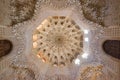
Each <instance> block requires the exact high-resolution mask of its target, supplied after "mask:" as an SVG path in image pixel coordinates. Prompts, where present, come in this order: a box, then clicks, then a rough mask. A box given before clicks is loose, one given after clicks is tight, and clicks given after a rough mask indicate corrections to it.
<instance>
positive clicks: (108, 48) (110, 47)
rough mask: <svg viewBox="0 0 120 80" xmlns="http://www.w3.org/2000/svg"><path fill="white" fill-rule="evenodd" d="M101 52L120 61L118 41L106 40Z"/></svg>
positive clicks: (119, 42)
mask: <svg viewBox="0 0 120 80" xmlns="http://www.w3.org/2000/svg"><path fill="white" fill-rule="evenodd" d="M103 50H104V51H105V53H106V54H108V55H110V56H112V57H115V58H118V59H120V40H106V41H105V42H104V43H103Z"/></svg>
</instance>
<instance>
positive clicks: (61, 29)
mask: <svg viewBox="0 0 120 80" xmlns="http://www.w3.org/2000/svg"><path fill="white" fill-rule="evenodd" d="M33 48H34V49H33V50H34V52H33V53H35V54H37V55H38V56H39V57H41V58H42V60H43V61H44V62H50V63H51V64H52V65H56V66H58V65H66V64H67V63H71V62H72V61H73V59H75V58H76V57H77V55H79V54H80V53H81V52H82V51H83V31H82V30H81V29H80V27H79V26H78V25H77V24H76V23H75V22H74V21H73V20H71V19H70V18H69V17H65V16H53V17H48V18H47V19H45V20H44V21H43V22H42V23H41V24H40V26H39V27H37V29H36V30H35V32H34V34H33Z"/></svg>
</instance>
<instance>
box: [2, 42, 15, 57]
mask: <svg viewBox="0 0 120 80" xmlns="http://www.w3.org/2000/svg"><path fill="white" fill-rule="evenodd" d="M12 48H13V45H12V43H11V41H9V40H0V57H3V56H5V55H7V54H9V53H10V52H11V50H12Z"/></svg>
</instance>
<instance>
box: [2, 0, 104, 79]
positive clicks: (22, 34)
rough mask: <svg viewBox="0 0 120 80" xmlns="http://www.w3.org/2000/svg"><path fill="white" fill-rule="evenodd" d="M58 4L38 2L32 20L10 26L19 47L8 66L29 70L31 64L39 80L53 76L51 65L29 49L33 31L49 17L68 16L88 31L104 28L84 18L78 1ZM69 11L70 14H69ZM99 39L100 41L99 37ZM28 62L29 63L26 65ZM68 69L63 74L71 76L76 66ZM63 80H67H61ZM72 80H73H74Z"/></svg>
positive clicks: (70, 0) (14, 51)
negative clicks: (43, 61) (70, 73)
mask: <svg viewBox="0 0 120 80" xmlns="http://www.w3.org/2000/svg"><path fill="white" fill-rule="evenodd" d="M55 1H56V0H55ZM59 1H60V0H59ZM62 2H64V0H62ZM62 2H61V3H62ZM54 3H56V4H54ZM58 3H59V2H54V0H53V2H52V1H51V0H38V1H37V3H36V5H35V13H34V16H33V17H32V18H31V19H30V20H27V21H24V22H21V23H17V24H15V25H13V26H12V27H11V26H10V27H11V32H12V33H11V34H12V40H13V42H14V43H17V44H16V45H15V47H16V46H17V47H16V48H14V50H13V52H12V53H14V55H12V56H9V57H10V58H11V59H10V61H9V62H10V63H9V64H8V65H10V64H13V63H14V66H17V67H23V68H27V67H28V66H26V65H28V64H31V65H30V66H31V68H32V69H35V68H36V71H35V73H36V74H35V75H36V76H37V78H36V79H37V80H39V79H41V80H44V78H45V77H46V76H50V75H51V74H48V73H47V72H49V70H51V67H50V66H49V65H45V64H44V63H42V62H41V61H38V59H37V58H36V57H35V56H34V55H33V54H32V53H31V51H30V49H31V47H28V46H31V45H29V44H32V42H30V41H31V38H32V37H31V36H32V32H33V30H34V29H35V28H36V27H37V26H38V25H39V24H40V23H41V22H42V20H43V19H45V18H46V17H48V16H52V15H64V16H67V15H68V16H71V17H72V18H73V19H74V20H75V21H76V22H77V23H79V25H80V24H81V26H83V27H85V28H87V29H99V28H100V29H101V27H102V26H101V25H98V24H96V23H93V22H91V21H88V20H87V19H85V18H84V16H83V14H82V10H81V4H80V3H79V1H78V0H66V2H65V3H63V4H62V6H61V5H58V6H57V4H58ZM63 9H64V10H63ZM47 10H48V14H45V13H46V12H47ZM65 11H66V12H65ZM67 11H68V13H69V14H67ZM49 13H50V14H49ZM76 17H78V18H76ZM88 25H89V26H88ZM97 39H99V37H98V38H97ZM28 42H29V43H28ZM30 59H31V60H30ZM8 60H9V59H8ZM8 60H6V61H8ZM27 61H28V62H29V63H26V62H27ZM39 62H40V63H39ZM1 64H2V62H1ZM8 65H7V66H8ZM8 67H9V66H8ZM78 67H79V66H78ZM68 68H69V66H67V67H65V69H64V71H63V72H66V74H69V72H70V71H71V72H72V69H73V68H76V66H73V65H72V67H71V68H69V69H68ZM6 69H7V68H6ZM8 70H9V69H8ZM52 71H55V69H52ZM37 72H38V73H37ZM76 72H77V70H76ZM76 72H75V73H76ZM10 73H11V72H10ZM45 74H46V75H45ZM56 74H59V72H56ZM54 76H55V75H54ZM69 76H72V75H66V78H67V77H68V78H69ZM76 76H77V75H74V78H76ZM61 80H67V79H61ZM68 80H70V79H68ZM71 80H73V78H72V79H71Z"/></svg>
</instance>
